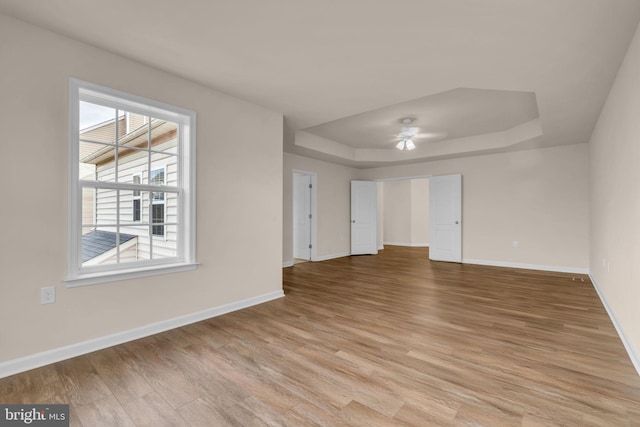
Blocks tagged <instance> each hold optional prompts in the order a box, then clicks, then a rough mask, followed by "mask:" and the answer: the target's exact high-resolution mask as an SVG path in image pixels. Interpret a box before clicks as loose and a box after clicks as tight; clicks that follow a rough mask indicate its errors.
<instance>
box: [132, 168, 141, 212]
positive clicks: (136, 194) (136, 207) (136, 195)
mask: <svg viewBox="0 0 640 427" xmlns="http://www.w3.org/2000/svg"><path fill="white" fill-rule="evenodd" d="M133 183H134V184H142V175H141V174H137V175H133ZM141 206H142V197H141V195H140V190H133V221H134V222H139V221H140V219H141V218H142V216H141V215H142V210H141Z"/></svg>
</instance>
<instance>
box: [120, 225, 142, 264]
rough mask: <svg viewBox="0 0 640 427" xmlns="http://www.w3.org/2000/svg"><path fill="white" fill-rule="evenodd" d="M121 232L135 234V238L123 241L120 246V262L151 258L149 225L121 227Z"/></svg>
mask: <svg viewBox="0 0 640 427" xmlns="http://www.w3.org/2000/svg"><path fill="white" fill-rule="evenodd" d="M120 232H121V233H124V234H126V235H133V236H135V239H131V240H128V241H126V242H123V243H122V245H121V246H120V263H129V262H136V261H144V260H148V259H149V226H148V225H145V226H135V227H131V226H128V227H120Z"/></svg>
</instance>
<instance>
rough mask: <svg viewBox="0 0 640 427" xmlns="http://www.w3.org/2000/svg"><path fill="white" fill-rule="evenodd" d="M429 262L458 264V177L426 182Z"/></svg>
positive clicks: (459, 181) (448, 176)
mask: <svg viewBox="0 0 640 427" xmlns="http://www.w3.org/2000/svg"><path fill="white" fill-rule="evenodd" d="M429 259H431V260H433V261H449V262H462V175H442V176H433V177H430V178H429Z"/></svg>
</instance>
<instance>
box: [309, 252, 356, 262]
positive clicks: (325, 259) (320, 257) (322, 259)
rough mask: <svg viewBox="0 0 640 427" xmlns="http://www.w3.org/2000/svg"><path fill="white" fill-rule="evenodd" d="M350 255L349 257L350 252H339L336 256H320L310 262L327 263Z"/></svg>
mask: <svg viewBox="0 0 640 427" xmlns="http://www.w3.org/2000/svg"><path fill="white" fill-rule="evenodd" d="M350 255H351V252H341V253H338V254H330V255H320V256H316V257H314V258H313V259H312V260H311V261H327V260H330V259H335V258H342V257H346V256H350Z"/></svg>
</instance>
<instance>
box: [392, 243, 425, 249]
mask: <svg viewBox="0 0 640 427" xmlns="http://www.w3.org/2000/svg"><path fill="white" fill-rule="evenodd" d="M383 243H384V244H385V245H389V246H409V247H412V248H428V247H429V243H408V242H383Z"/></svg>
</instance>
